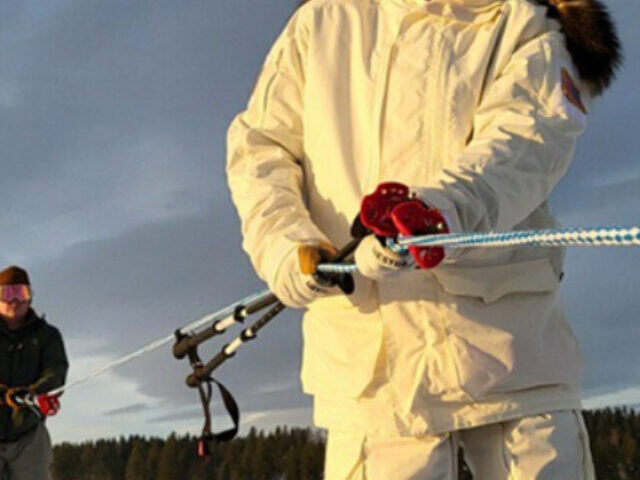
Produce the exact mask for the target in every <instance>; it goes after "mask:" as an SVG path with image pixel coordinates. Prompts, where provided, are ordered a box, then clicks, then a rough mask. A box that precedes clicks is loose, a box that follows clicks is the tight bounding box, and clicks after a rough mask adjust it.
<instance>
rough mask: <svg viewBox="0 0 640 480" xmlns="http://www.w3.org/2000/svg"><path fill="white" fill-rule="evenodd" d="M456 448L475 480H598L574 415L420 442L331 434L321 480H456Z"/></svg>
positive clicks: (568, 413)
mask: <svg viewBox="0 0 640 480" xmlns="http://www.w3.org/2000/svg"><path fill="white" fill-rule="evenodd" d="M459 447H462V448H463V450H464V454H465V459H466V462H467V464H468V465H469V468H470V469H471V471H472V473H473V478H474V480H595V473H594V468H593V462H592V460H591V451H590V449H589V437H588V433H587V430H586V428H585V425H584V421H583V419H582V414H581V413H580V412H577V411H561V412H553V413H546V414H540V415H535V416H532V417H524V418H519V419H516V420H510V421H506V422H501V423H496V424H491V425H485V426H481V427H476V428H472V429H468V430H459V431H456V432H452V433H446V434H442V435H435V436H425V437H400V436H395V437H389V436H375V435H366V434H363V433H358V432H342V431H335V430H330V431H329V438H328V443H327V457H326V464H325V480H457V479H458V468H457V451H458V448H459Z"/></svg>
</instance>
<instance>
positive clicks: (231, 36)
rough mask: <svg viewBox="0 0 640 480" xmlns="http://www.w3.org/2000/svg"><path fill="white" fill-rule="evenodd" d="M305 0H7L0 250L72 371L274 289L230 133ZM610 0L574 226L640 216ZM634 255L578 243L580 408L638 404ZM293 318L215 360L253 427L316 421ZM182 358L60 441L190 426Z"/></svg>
mask: <svg viewBox="0 0 640 480" xmlns="http://www.w3.org/2000/svg"><path fill="white" fill-rule="evenodd" d="M294 3H295V2H294V0H286V1H285V0H278V1H271V2H265V1H244V2H238V1H237V0H214V1H211V0H209V1H204V0H185V1H182V2H174V1H169V0H158V1H155V2H144V1H139V0H110V1H109V2H104V1H97V0H83V1H82V2H79V1H73V0H59V1H57V2H50V1H45V0H23V1H21V2H11V1H8V0H0V59H1V62H0V165H1V166H2V173H3V174H2V175H0V203H1V204H2V205H3V206H5V209H4V210H3V211H2V212H0V245H2V247H3V248H2V250H0V264H2V265H5V264H9V263H19V264H22V265H24V266H26V267H27V268H28V269H29V271H30V272H31V275H32V280H33V282H34V286H35V295H36V296H35V307H36V309H37V310H38V311H39V312H46V313H47V317H48V319H49V320H50V321H51V322H52V323H54V324H56V325H57V326H59V328H60V329H61V330H62V332H63V334H64V335H65V338H66V342H67V348H68V352H69V355H70V358H71V361H72V368H71V371H70V377H71V378H72V379H73V378H77V377H79V376H81V375H83V374H84V373H86V372H87V371H89V370H91V369H92V368H95V367H96V366H99V365H101V364H102V363H103V362H105V361H108V360H110V359H113V358H115V357H117V356H119V355H121V354H123V353H127V352H129V351H131V350H133V349H135V348H137V347H138V346H140V345H143V344H145V343H147V342H148V341H149V340H152V339H155V338H159V337H163V336H165V335H167V334H168V333H170V332H172V331H173V330H174V329H175V328H176V327H178V326H180V325H183V324H186V323H188V322H190V321H192V320H194V319H197V318H199V317H200V316H202V315H203V314H205V313H208V312H210V311H214V310H216V309H218V308H220V307H222V306H224V305H226V304H228V303H229V302H231V301H232V300H235V299H237V298H240V297H242V296H244V295H246V294H249V293H251V292H253V291H256V290H259V289H261V288H263V285H262V284H261V283H260V282H259V281H258V280H257V279H256V277H255V275H254V274H253V273H252V271H251V268H250V265H249V262H248V260H247V258H246V256H245V255H244V253H243V252H242V250H241V247H240V234H239V225H238V221H237V219H236V214H235V211H234V209H233V207H232V206H231V203H230V200H229V195H228V190H227V187H226V181H225V176H224V158H225V142H224V137H225V131H226V128H227V125H228V123H229V122H230V120H231V119H232V118H233V116H234V115H235V114H236V113H237V112H238V111H239V110H241V109H242V108H243V106H244V105H245V103H246V100H247V96H248V92H249V90H250V88H251V86H252V84H253V81H254V79H255V76H256V75H257V73H258V71H259V69H260V65H261V62H262V59H263V58H264V55H265V54H266V52H267V50H268V48H269V46H270V44H271V43H272V41H273V40H274V39H275V37H276V35H277V34H278V32H279V30H280V29H281V28H282V26H283V25H284V22H285V21H286V19H287V17H288V15H289V14H290V12H291V11H292V9H293V8H294ZM608 4H609V5H610V8H611V10H612V13H613V15H614V17H615V18H616V20H617V21H618V23H619V28H620V33H621V36H622V38H623V42H624V45H625V47H626V63H625V66H624V69H623V71H622V72H621V74H620V76H619V80H618V81H617V82H616V83H615V85H614V87H613V88H612V89H611V90H610V91H609V92H608V93H607V94H606V95H605V97H603V98H602V99H601V100H600V101H598V102H597V103H596V104H595V105H594V106H593V109H592V112H591V116H590V125H589V128H588V130H587V132H586V134H585V135H584V136H583V137H582V139H581V141H580V144H579V148H578V152H577V155H576V161H575V162H574V164H573V166H572V167H571V169H570V171H569V172H568V174H567V176H566V178H565V179H563V180H562V182H561V183H560V184H559V185H558V187H557V189H556V191H555V192H554V194H553V197H552V205H553V208H554V210H555V212H556V214H557V215H558V217H559V219H560V221H561V222H562V223H564V224H565V225H567V226H592V225H617V224H626V225H638V224H640V216H638V213H637V212H638V211H639V210H640V194H639V193H638V192H639V191H640V188H639V187H640V163H639V162H638V160H639V155H638V152H639V151H640V136H639V135H638V134H637V132H639V131H640V114H639V111H640V95H639V94H638V91H637V85H638V80H639V79H640V45H639V42H638V41H637V40H638V29H639V28H640V4H638V3H637V2H629V1H628V0H611V1H609V2H608ZM6 207H8V208H6ZM638 265H640V251H639V250H632V249H627V250H620V249H615V250H614V249H592V250H584V249H573V250H571V252H569V255H568V264H567V268H566V272H567V275H566V278H565V280H564V282H563V287H562V288H563V289H564V293H565V298H566V302H565V303H566V305H567V310H568V314H569V318H570V321H571V323H572V325H573V327H574V329H575V331H576V335H577V336H578V338H579V340H580V342H581V344H582V347H583V352H584V357H585V378H584V387H585V396H586V398H587V401H586V404H587V405H588V406H603V405H614V404H628V405H634V404H640V367H639V365H640V353H638V352H640V349H638V348H637V339H638V338H640V325H639V323H640V319H638V318H637V317H638V314H637V312H638V311H640V308H638V307H640V305H639V300H638V295H635V290H636V285H638V284H640V272H639V271H638V269H637V268H636V266H638ZM299 325H300V322H299V315H298V314H296V313H291V312H289V313H287V314H285V315H283V316H282V318H279V319H278V321H277V322H275V323H274V324H272V325H271V326H269V328H268V329H265V331H264V333H263V334H262V335H261V338H260V340H259V341H258V342H256V343H254V344H252V345H250V346H248V347H247V348H246V349H245V350H243V351H242V352H241V353H239V354H238V356H237V357H236V358H235V359H234V360H233V362H230V363H229V364H228V365H227V366H225V368H224V369H221V370H220V379H221V380H223V381H224V382H226V383H227V384H228V386H229V387H230V388H231V389H232V391H233V392H234V394H236V396H237V397H238V398H239V400H240V402H241V408H242V410H243V412H244V425H245V428H246V427H248V426H251V425H256V426H258V427H264V428H269V427H271V426H273V425H277V424H289V425H307V424H309V423H310V419H311V415H310V408H311V401H310V400H309V399H308V398H306V397H304V396H303V395H302V394H301V393H300V385H299V380H298V368H299V362H300V350H301V344H300V329H299ZM220 346H221V344H220V343H215V344H212V345H210V346H208V347H207V348H206V349H204V351H203V354H204V355H208V354H213V353H214V352H215V351H216V350H217V349H218V348H220ZM187 373H188V372H187V369H186V365H182V364H180V363H178V362H175V361H174V360H172V358H171V356H170V353H169V350H168V349H167V348H165V349H163V350H160V351H158V352H155V353H153V354H151V355H149V356H148V357H144V358H143V359H141V360H139V361H136V362H134V363H131V364H129V365H127V366H125V367H123V368H122V369H119V370H117V371H115V372H113V373H110V374H108V375H106V376H104V377H102V378H100V379H98V380H95V381H94V382H92V383H89V384H86V385H84V386H83V387H79V388H77V389H73V390H70V391H69V392H68V393H67V394H65V397H64V399H63V404H64V406H63V411H62V412H61V414H60V415H59V416H58V417H56V418H55V419H52V421H51V422H50V423H49V425H50V427H51V430H52V434H53V437H54V441H57V442H59V441H62V440H81V439H85V438H95V437H100V436H115V435H119V434H129V433H143V434H155V435H166V434H168V433H169V432H171V431H178V432H187V431H189V432H193V433H196V432H198V431H199V429H200V428H201V419H200V412H199V410H198V408H199V407H198V404H197V398H196V394H195V392H193V391H189V390H187V389H186V388H184V387H183V384H184V377H185V376H186V374H187ZM218 413H221V412H219V411H218Z"/></svg>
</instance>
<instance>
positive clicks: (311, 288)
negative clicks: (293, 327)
mask: <svg viewBox="0 0 640 480" xmlns="http://www.w3.org/2000/svg"><path fill="white" fill-rule="evenodd" d="M337 253H338V250H337V249H336V248H335V247H334V246H333V245H330V244H328V243H326V242H316V243H312V244H306V245H300V246H299V247H298V248H297V249H295V250H292V251H291V252H290V253H289V254H288V255H287V256H286V257H285V258H284V259H283V261H282V264H281V265H280V269H279V272H278V274H277V275H276V278H275V279H274V281H273V282H272V284H270V285H269V288H270V289H271V291H272V292H273V293H274V294H275V296H276V297H278V299H279V300H280V301H281V302H282V303H284V304H285V305H286V306H287V307H293V308H303V307H305V306H307V305H308V304H309V303H311V302H312V301H313V300H315V299H317V298H319V297H321V296H323V295H326V294H328V293H330V292H332V291H335V292H337V287H336V286H333V285H331V283H330V282H326V281H323V280H322V279H321V278H320V277H319V276H317V275H314V274H315V271H316V267H317V265H318V264H319V263H320V262H322V261H324V259H325V258H329V257H332V256H334V255H336V254H337Z"/></svg>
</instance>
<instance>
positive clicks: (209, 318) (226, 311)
mask: <svg viewBox="0 0 640 480" xmlns="http://www.w3.org/2000/svg"><path fill="white" fill-rule="evenodd" d="M270 295H271V292H270V291H269V290H264V291H261V292H258V293H255V294H253V295H249V296H248V297H245V298H243V299H242V300H240V301H238V302H235V303H233V304H231V305H229V306H227V307H225V308H223V309H222V310H219V311H217V312H214V313H210V314H208V315H205V316H204V317H202V318H201V319H199V320H196V321H195V322H192V323H190V324H189V325H186V326H184V327H182V328H181V329H180V330H179V331H180V333H181V334H183V335H186V334H188V333H191V332H193V331H195V330H197V329H198V328H200V327H202V326H204V325H207V324H210V323H212V322H215V321H217V320H221V319H224V318H225V317H228V316H229V315H231V314H232V313H233V312H234V311H235V309H236V307H237V306H238V305H246V304H249V303H253V302H258V301H260V300H263V299H265V298H267V297H268V296H270ZM173 340H175V334H171V335H168V336H166V337H164V338H161V339H159V340H155V341H153V342H151V343H149V344H147V345H145V346H143V347H141V348H139V349H138V350H136V351H135V352H132V353H129V354H127V355H124V356H122V357H119V358H116V359H115V360H112V361H110V362H108V363H106V364H104V365H102V366H101V367H99V368H97V369H96V370H94V371H93V372H91V373H89V374H88V375H85V376H84V377H81V378H78V379H76V380H74V381H73V382H70V383H67V384H66V385H64V386H62V387H60V388H56V389H55V390H52V391H51V392H49V394H50V395H57V394H59V393H62V392H64V391H66V390H69V389H70V388H74V387H77V386H78V385H81V384H83V383H86V382H88V381H89V380H92V379H94V378H96V377H99V376H100V375H102V374H104V373H106V372H108V371H110V370H113V369H114V368H116V367H119V366H120V365H122V364H124V363H127V362H129V361H131V360H133V359H134V358H138V357H140V356H142V355H145V354H147V353H149V352H152V351H154V350H156V349H158V348H160V347H162V346H163V345H166V344H167V343H169V342H171V341H173Z"/></svg>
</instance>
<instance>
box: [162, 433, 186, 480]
mask: <svg viewBox="0 0 640 480" xmlns="http://www.w3.org/2000/svg"><path fill="white" fill-rule="evenodd" d="M182 473H183V472H181V471H180V465H179V463H178V440H177V439H176V436H175V435H174V434H171V435H170V436H169V438H168V439H167V441H166V442H165V443H164V447H162V452H161V453H160V461H159V463H158V473H157V475H156V480H176V479H177V478H181V477H182Z"/></svg>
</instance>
